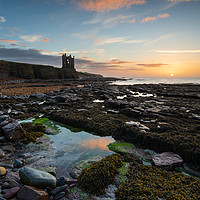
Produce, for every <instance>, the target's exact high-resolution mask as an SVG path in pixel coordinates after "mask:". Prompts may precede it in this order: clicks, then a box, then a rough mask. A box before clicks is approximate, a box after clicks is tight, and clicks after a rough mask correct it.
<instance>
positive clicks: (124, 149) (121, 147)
mask: <svg viewBox="0 0 200 200" xmlns="http://www.w3.org/2000/svg"><path fill="white" fill-rule="evenodd" d="M108 148H109V149H110V150H111V151H114V152H116V153H130V150H131V149H133V148H134V145H133V144H131V143H127V142H120V141H116V142H113V143H110V144H109V145H108Z"/></svg>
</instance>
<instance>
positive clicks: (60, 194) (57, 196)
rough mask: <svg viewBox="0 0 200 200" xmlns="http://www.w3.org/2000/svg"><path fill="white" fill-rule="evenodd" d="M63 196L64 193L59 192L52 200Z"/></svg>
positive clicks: (57, 199)
mask: <svg viewBox="0 0 200 200" xmlns="http://www.w3.org/2000/svg"><path fill="white" fill-rule="evenodd" d="M64 196H65V192H61V193H59V194H57V195H56V196H54V197H53V200H59V199H61V198H63V197H64Z"/></svg>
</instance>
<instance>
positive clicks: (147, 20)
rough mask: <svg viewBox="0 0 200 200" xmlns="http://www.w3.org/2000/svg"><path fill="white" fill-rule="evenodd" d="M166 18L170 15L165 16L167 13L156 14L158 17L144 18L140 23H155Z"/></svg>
mask: <svg viewBox="0 0 200 200" xmlns="http://www.w3.org/2000/svg"><path fill="white" fill-rule="evenodd" d="M168 17H170V15H169V14H167V13H164V14H158V15H157V16H155V17H146V18H144V19H143V20H142V21H141V22H142V23H146V22H149V21H156V20H157V19H160V18H168Z"/></svg>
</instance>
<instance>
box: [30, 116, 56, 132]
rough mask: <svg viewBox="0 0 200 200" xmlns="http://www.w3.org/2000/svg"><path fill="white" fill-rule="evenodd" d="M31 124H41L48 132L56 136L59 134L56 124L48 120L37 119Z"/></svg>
mask: <svg viewBox="0 0 200 200" xmlns="http://www.w3.org/2000/svg"><path fill="white" fill-rule="evenodd" d="M33 124H43V125H44V126H45V127H46V129H48V130H50V132H52V133H55V134H57V133H58V132H59V128H58V126H57V125H56V123H53V122H52V121H50V120H49V119H48V118H42V117H41V118H37V119H35V120H34V121H33Z"/></svg>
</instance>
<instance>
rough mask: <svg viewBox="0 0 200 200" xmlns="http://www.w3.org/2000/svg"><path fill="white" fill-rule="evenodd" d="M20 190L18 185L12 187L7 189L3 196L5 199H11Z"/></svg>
mask: <svg viewBox="0 0 200 200" xmlns="http://www.w3.org/2000/svg"><path fill="white" fill-rule="evenodd" d="M19 190H20V187H13V188H11V189H9V190H8V191H7V192H6V193H5V194H4V195H3V197H4V198H6V199H11V198H14V197H16V196H17V193H18V191H19Z"/></svg>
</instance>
